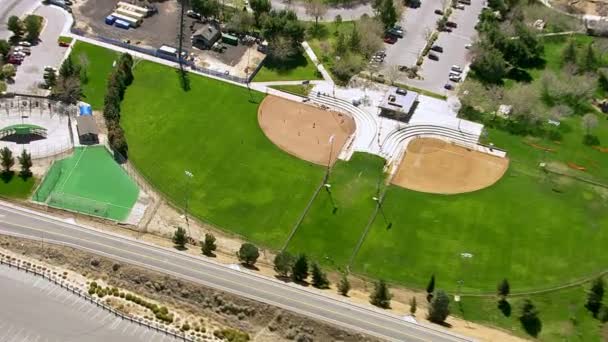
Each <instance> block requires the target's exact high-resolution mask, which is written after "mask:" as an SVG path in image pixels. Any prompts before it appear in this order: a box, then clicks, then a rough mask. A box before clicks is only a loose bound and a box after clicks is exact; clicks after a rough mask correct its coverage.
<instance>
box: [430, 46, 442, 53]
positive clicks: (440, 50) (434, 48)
mask: <svg viewBox="0 0 608 342" xmlns="http://www.w3.org/2000/svg"><path fill="white" fill-rule="evenodd" d="M431 50H433V51H435V52H443V48H442V47H441V46H439V45H433V46H431Z"/></svg>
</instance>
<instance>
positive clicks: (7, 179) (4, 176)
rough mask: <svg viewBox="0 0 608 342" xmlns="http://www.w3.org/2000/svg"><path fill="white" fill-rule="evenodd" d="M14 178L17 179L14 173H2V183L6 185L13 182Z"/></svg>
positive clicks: (0, 174) (0, 177)
mask: <svg viewBox="0 0 608 342" xmlns="http://www.w3.org/2000/svg"><path fill="white" fill-rule="evenodd" d="M13 177H15V172H14V171H7V172H4V171H2V172H1V173H0V179H2V181H3V182H4V183H9V182H10V181H11V180H13Z"/></svg>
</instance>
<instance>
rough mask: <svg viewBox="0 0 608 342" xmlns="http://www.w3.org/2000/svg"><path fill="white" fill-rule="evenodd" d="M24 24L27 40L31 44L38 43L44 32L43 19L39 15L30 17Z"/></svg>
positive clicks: (26, 18)
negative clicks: (41, 33)
mask: <svg viewBox="0 0 608 342" xmlns="http://www.w3.org/2000/svg"><path fill="white" fill-rule="evenodd" d="M23 24H24V26H25V31H26V32H27V35H26V39H27V40H28V41H29V42H30V43H36V42H37V41H38V38H39V37H40V32H41V31H42V18H41V17H39V16H37V15H28V16H27V17H25V20H24V21H23Z"/></svg>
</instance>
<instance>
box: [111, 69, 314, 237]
mask: <svg viewBox="0 0 608 342" xmlns="http://www.w3.org/2000/svg"><path fill="white" fill-rule="evenodd" d="M190 81H191V86H192V90H191V91H189V92H184V91H183V90H182V89H181V88H180V85H179V82H178V78H177V74H176V72H175V70H174V69H171V68H168V67H165V66H162V65H158V64H154V63H150V62H141V63H139V64H138V65H137V67H136V68H135V82H134V83H133V84H132V85H131V86H130V87H129V89H128V90H127V93H126V95H125V99H124V101H123V103H122V119H121V123H122V126H123V128H124V129H125V131H126V136H127V141H128V143H129V151H130V153H129V156H130V160H131V161H132V162H133V163H134V164H135V165H136V166H137V168H138V169H139V170H140V171H141V172H142V173H143V174H144V175H145V176H146V177H147V178H148V179H149V180H150V181H151V182H152V184H154V185H155V186H156V188H158V189H159V190H160V191H162V192H163V193H165V194H166V195H167V196H168V197H169V198H170V199H171V200H172V201H173V202H175V203H176V204H178V205H180V206H181V205H183V204H184V201H185V195H186V191H187V189H186V176H185V175H184V171H185V170H188V171H190V172H192V173H193V174H194V177H193V179H192V181H191V183H190V189H189V190H188V191H191V197H190V202H189V208H190V211H191V212H192V213H193V214H194V215H196V216H198V217H199V218H202V219H204V220H207V221H209V222H211V223H213V224H215V225H217V226H219V227H221V228H225V229H227V230H230V231H232V232H235V233H238V234H240V235H243V236H244V237H246V238H248V239H251V240H253V241H255V242H257V243H262V244H264V245H266V246H270V247H273V248H279V247H280V246H281V244H282V243H284V241H285V239H286V237H287V235H288V232H289V230H290V229H291V227H292V225H293V224H294V223H295V221H296V220H297V217H298V215H299V214H300V212H301V210H303V209H304V207H305V206H306V202H307V201H308V200H309V199H310V197H311V196H312V194H313V192H314V189H315V187H316V186H317V185H318V184H319V182H320V181H321V180H322V177H323V172H324V169H323V168H322V167H319V166H315V165H313V164H310V163H308V162H305V161H302V160H299V159H296V158H294V157H291V156H290V155H288V154H287V153H285V152H283V151H281V150H279V149H278V148H277V147H276V146H275V145H273V144H272V143H271V142H270V141H269V140H268V139H267V138H266V137H265V136H264V134H263V133H262V131H261V129H260V128H259V126H258V122H257V108H258V103H259V102H260V101H261V100H262V98H263V96H264V95H263V94H261V93H252V96H253V100H254V101H253V102H250V100H249V99H250V94H249V92H248V91H247V89H246V88H241V87H237V86H234V85H231V84H227V83H224V82H219V81H216V80H213V79H209V78H205V77H199V76H196V75H191V76H190Z"/></svg>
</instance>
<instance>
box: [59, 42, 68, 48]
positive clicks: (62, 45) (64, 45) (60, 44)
mask: <svg viewBox="0 0 608 342" xmlns="http://www.w3.org/2000/svg"><path fill="white" fill-rule="evenodd" d="M59 46H61V47H68V46H70V43H68V42H64V41H60V42H59Z"/></svg>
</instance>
